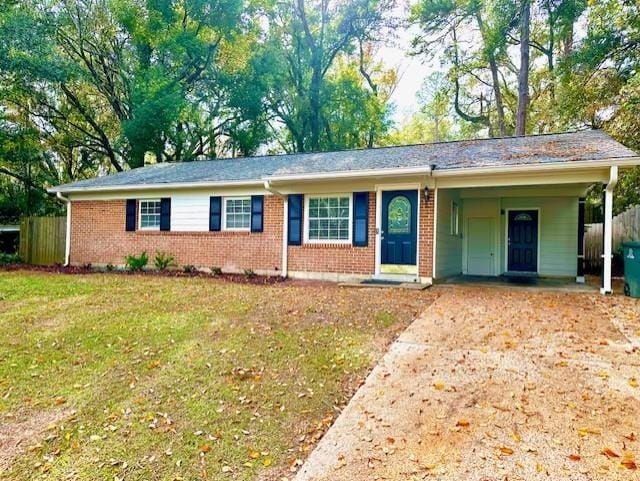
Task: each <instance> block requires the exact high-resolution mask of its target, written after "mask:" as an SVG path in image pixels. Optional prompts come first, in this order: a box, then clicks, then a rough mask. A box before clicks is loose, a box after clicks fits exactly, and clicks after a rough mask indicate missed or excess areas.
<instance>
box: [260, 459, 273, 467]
mask: <svg viewBox="0 0 640 481" xmlns="http://www.w3.org/2000/svg"><path fill="white" fill-rule="evenodd" d="M262 464H263V465H264V466H265V467H267V468H268V467H269V466H271V465H272V464H273V459H271V458H264V460H263V461H262Z"/></svg>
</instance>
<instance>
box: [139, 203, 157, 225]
mask: <svg viewBox="0 0 640 481" xmlns="http://www.w3.org/2000/svg"><path fill="white" fill-rule="evenodd" d="M138 206H139V207H138V209H139V210H138V219H139V220H138V228H139V229H140V230H145V229H146V230H159V229H160V199H142V200H139V201H138Z"/></svg>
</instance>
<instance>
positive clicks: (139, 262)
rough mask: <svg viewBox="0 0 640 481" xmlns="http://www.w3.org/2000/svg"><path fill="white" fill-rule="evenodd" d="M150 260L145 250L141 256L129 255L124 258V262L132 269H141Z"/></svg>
mask: <svg viewBox="0 0 640 481" xmlns="http://www.w3.org/2000/svg"><path fill="white" fill-rule="evenodd" d="M148 262H149V257H148V256H147V253H146V252H143V253H142V254H140V255H139V256H135V255H129V256H127V257H125V258H124V263H125V265H126V266H127V268H128V269H129V270H132V271H141V270H142V269H144V268H145V267H146V266H147V263H148Z"/></svg>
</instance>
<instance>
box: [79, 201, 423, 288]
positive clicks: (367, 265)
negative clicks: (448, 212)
mask: <svg viewBox="0 0 640 481" xmlns="http://www.w3.org/2000/svg"><path fill="white" fill-rule="evenodd" d="M282 215H283V201H282V199H280V198H278V197H276V196H265V201H264V231H263V232H261V233H249V232H228V231H226V232H225V231H221V232H160V231H135V232H126V231H125V228H124V227H125V200H108V201H74V202H73V203H72V216H71V264H74V265H81V264H86V263H91V264H94V265H105V264H108V263H111V264H114V265H122V264H123V263H124V257H125V255H127V254H136V255H138V254H140V253H142V252H143V251H146V252H147V254H148V255H149V258H150V260H149V264H150V265H152V264H153V256H154V255H155V253H156V251H161V252H167V253H170V254H172V255H174V256H175V257H176V263H177V264H178V265H179V266H182V265H186V264H193V265H195V266H198V267H214V266H215V267H221V268H222V269H225V270H228V271H242V270H243V269H253V270H255V271H258V272H270V273H275V272H276V271H279V270H280V268H281V266H282V220H283V219H282ZM375 217H376V194H375V192H371V193H370V194H369V243H368V246H367V247H353V246H351V245H344V244H306V245H302V246H289V248H288V269H289V270H290V271H297V272H326V273H344V274H371V275H372V274H373V273H374V272H375V245H376V236H375V223H376V222H375ZM418 223H419V227H420V237H419V252H418V256H419V263H420V266H419V267H420V276H422V277H432V275H433V274H432V272H433V262H432V255H433V196H430V199H429V201H428V202H424V200H421V209H420V216H419V219H418Z"/></svg>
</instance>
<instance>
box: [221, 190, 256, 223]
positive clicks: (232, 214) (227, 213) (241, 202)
mask: <svg viewBox="0 0 640 481" xmlns="http://www.w3.org/2000/svg"><path fill="white" fill-rule="evenodd" d="M223 217H224V224H223V225H224V229H225V230H249V228H250V227H251V197H225V198H224V211H223Z"/></svg>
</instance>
